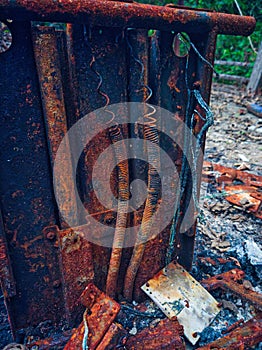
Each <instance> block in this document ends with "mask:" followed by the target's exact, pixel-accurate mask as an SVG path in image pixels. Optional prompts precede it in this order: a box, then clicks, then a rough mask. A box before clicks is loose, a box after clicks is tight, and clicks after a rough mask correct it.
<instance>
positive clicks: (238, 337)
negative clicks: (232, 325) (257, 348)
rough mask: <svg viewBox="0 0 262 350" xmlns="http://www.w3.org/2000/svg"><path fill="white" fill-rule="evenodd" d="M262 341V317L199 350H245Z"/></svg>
mask: <svg viewBox="0 0 262 350" xmlns="http://www.w3.org/2000/svg"><path fill="white" fill-rule="evenodd" d="M261 341H262V318H261V315H260V316H258V317H257V318H253V319H251V320H249V321H248V322H246V323H244V324H243V325H242V326H241V327H239V328H237V329H235V330H233V331H232V332H230V333H229V334H228V335H226V336H225V337H223V338H220V339H217V340H215V341H214V342H212V343H210V344H208V345H205V346H202V347H200V348H198V349H197V350H211V349H227V350H239V349H240V350H244V349H247V348H249V347H252V346H254V345H256V344H258V343H259V342H261Z"/></svg>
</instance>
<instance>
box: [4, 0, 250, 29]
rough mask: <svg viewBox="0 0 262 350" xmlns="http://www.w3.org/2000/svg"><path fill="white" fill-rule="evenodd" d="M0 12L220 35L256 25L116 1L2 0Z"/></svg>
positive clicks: (209, 14)
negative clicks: (211, 31) (210, 32)
mask: <svg viewBox="0 0 262 350" xmlns="http://www.w3.org/2000/svg"><path fill="white" fill-rule="evenodd" d="M0 9H1V13H2V14H1V15H2V16H4V17H5V18H11V19H18V20H19V19H20V20H21V18H23V19H29V20H39V21H54V22H60V21H62V22H63V21H64V22H72V21H73V22H84V23H88V22H89V23H90V24H92V26H94V25H102V26H104V25H106V26H108V27H125V28H126V27H130V28H141V23H143V27H144V28H148V29H152V28H154V29H160V30H169V31H171V30H177V31H186V32H193V33H201V32H208V31H210V30H212V29H213V28H215V30H217V31H218V33H221V34H239V35H246V36H247V35H250V34H251V33H252V31H253V29H254V27H255V20H254V18H252V17H240V16H235V15H228V14H220V13H212V12H209V11H205V10H200V11H197V10H194V11H193V10H192V9H190V10H187V9H185V8H181V9H180V8H171V7H161V6H153V5H145V4H138V3H126V2H119V1H96V2H94V1H92V0H84V1H83V0H76V1H73V2H71V1H68V0H60V1H59V3H57V2H56V1H54V0H42V1H41V2H39V1H37V0H30V1H29V0H16V1H12V0H1V2H0Z"/></svg>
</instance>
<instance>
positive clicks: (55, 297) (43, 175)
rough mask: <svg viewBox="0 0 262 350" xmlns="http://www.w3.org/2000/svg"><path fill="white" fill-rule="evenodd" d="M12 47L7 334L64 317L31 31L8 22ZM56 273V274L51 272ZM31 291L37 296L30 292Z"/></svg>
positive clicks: (5, 125) (6, 183)
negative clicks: (12, 290) (11, 289)
mask: <svg viewBox="0 0 262 350" xmlns="http://www.w3.org/2000/svg"><path fill="white" fill-rule="evenodd" d="M9 26H10V29H11V32H12V36H13V43H12V47H11V48H10V50H8V51H7V52H5V53H4V54H2V55H0V63H1V67H2V69H1V72H0V80H1V89H0V94H1V101H3V103H2V104H1V106H0V114H1V116H2V117H1V131H2V133H1V141H2V151H3V152H2V153H1V159H0V161H1V164H2V166H1V177H0V188H1V208H2V215H3V225H4V231H5V235H6V240H7V244H8V251H9V255H10V258H11V265H12V267H13V273H14V278H15V282H16V290H17V293H16V295H15V296H14V297H12V298H9V299H8V300H6V304H7V307H8V312H9V315H10V319H11V327H12V330H13V333H14V334H16V333H17V332H18V331H19V330H21V329H23V328H27V327H28V324H30V325H31V326H36V325H38V324H39V323H40V322H43V321H44V320H51V321H52V323H53V324H54V325H57V324H58V323H59V322H60V321H61V320H62V319H63V315H64V305H63V296H62V290H61V288H56V287H55V285H54V283H55V281H56V278H55V279H54V275H55V274H56V273H58V274H59V271H58V270H57V269H56V266H54V265H53V262H52V261H49V256H48V253H47V252H46V251H45V249H43V247H44V245H45V240H46V239H45V237H44V234H43V232H42V230H43V229H44V228H45V227H46V226H48V225H54V224H57V212H56V209H55V206H54V197H53V190H52V186H51V181H50V178H49V174H50V163H49V159H48V152H47V142H46V135H45V132H44V120H43V115H42V106H41V103H40V101H41V97H40V92H39V86H38V79H37V74H36V67H35V61H34V54H33V47H32V42H31V27H30V23H28V22H19V23H10V24H9ZM54 271H56V272H54ZM36 290H39V291H41V293H40V294H39V293H35V291H36Z"/></svg>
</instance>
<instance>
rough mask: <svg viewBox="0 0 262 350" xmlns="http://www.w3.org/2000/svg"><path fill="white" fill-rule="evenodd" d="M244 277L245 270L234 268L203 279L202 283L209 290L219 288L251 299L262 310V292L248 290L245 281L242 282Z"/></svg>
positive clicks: (248, 299)
mask: <svg viewBox="0 0 262 350" xmlns="http://www.w3.org/2000/svg"><path fill="white" fill-rule="evenodd" d="M244 277H245V273H244V271H242V270H239V269H233V270H230V271H228V272H225V273H222V274H220V275H216V276H214V277H210V278H208V279H206V280H203V281H201V284H202V285H203V286H204V287H205V288H206V289H207V290H209V291H210V290H214V289H218V288H221V289H223V290H227V291H230V292H232V293H234V294H236V295H238V296H239V297H240V298H242V299H244V300H247V301H249V302H250V303H252V304H253V305H254V306H255V307H256V308H257V309H259V310H262V294H260V293H258V292H256V291H253V290H250V289H248V290H247V289H246V288H245V286H244V285H243V283H241V281H242V280H243V279H244Z"/></svg>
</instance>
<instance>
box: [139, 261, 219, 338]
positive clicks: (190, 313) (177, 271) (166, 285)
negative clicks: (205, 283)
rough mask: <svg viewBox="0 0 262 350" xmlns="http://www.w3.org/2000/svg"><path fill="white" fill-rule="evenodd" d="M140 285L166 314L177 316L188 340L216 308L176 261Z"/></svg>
mask: <svg viewBox="0 0 262 350" xmlns="http://www.w3.org/2000/svg"><path fill="white" fill-rule="evenodd" d="M141 288H142V290H143V291H144V292H145V293H146V294H147V295H148V296H149V297H150V298H151V299H152V300H153V301H154V302H155V303H156V304H157V305H158V306H159V308H160V309H161V310H162V311H163V313H164V314H165V315H166V316H167V317H168V318H172V317H174V316H177V319H178V322H179V323H180V324H181V325H183V326H184V333H185V336H186V337H187V338H188V340H189V341H190V342H191V343H192V344H196V342H197V341H198V339H199V333H201V332H202V331H203V330H204V329H205V328H206V327H207V326H208V325H209V324H210V323H211V322H212V321H213V319H214V318H215V317H216V316H217V314H218V313H219V311H220V310H219V307H218V302H217V301H216V300H215V299H214V298H213V297H212V296H211V295H210V294H209V293H208V292H207V291H206V290H205V289H204V288H203V287H202V286H201V285H200V284H199V283H198V282H197V281H196V280H195V279H194V278H193V277H192V276H191V275H190V274H189V273H188V272H187V271H186V270H185V269H184V268H183V267H182V266H180V265H179V264H174V263H170V264H169V265H168V266H166V267H165V268H164V269H163V270H161V271H160V272H159V273H158V274H157V275H156V276H155V277H154V278H152V279H151V280H149V281H148V282H147V283H146V284H144V285H143V286H142V287H141Z"/></svg>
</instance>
